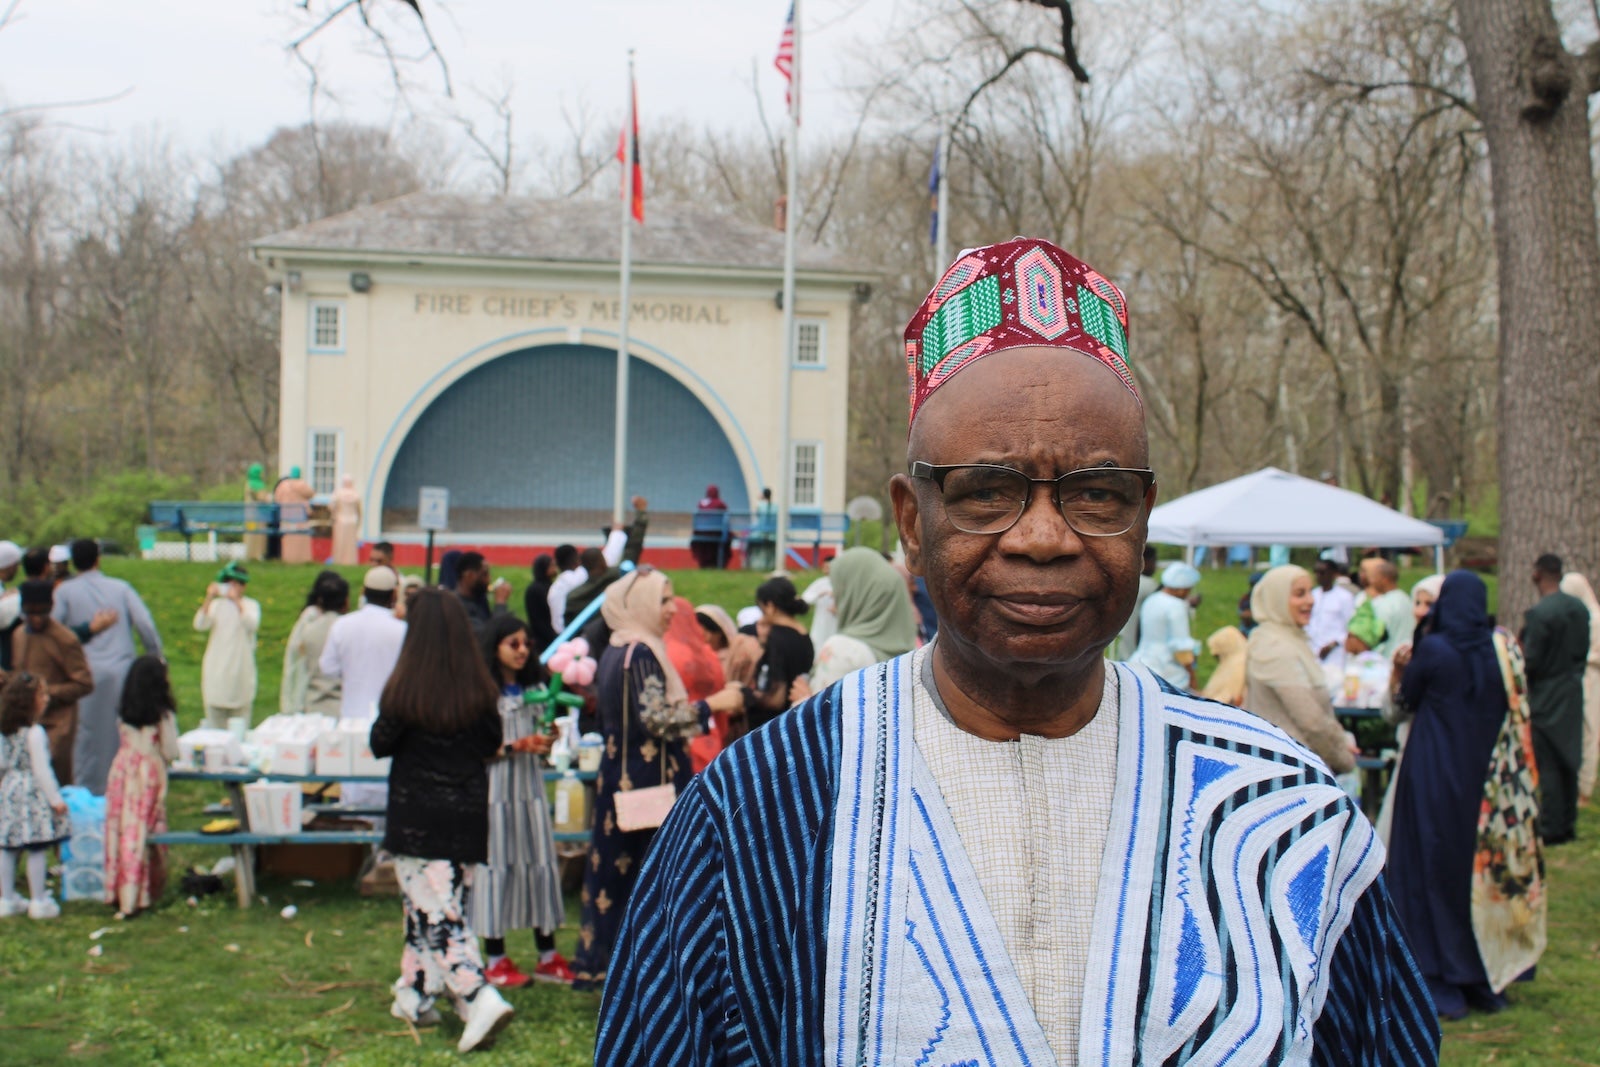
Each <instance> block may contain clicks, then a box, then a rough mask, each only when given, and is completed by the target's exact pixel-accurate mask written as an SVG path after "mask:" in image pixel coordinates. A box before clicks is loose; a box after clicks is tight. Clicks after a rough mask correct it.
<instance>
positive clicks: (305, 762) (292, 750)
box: [272, 738, 317, 775]
mask: <svg viewBox="0 0 1600 1067" xmlns="http://www.w3.org/2000/svg"><path fill="white" fill-rule="evenodd" d="M316 752H317V743H316V742H315V741H311V740H305V739H298V738H282V739H280V740H278V741H274V742H273V744H272V773H273V774H298V775H307V774H311V773H312V772H313V770H314V769H315V767H316Z"/></svg>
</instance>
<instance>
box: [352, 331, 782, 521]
mask: <svg viewBox="0 0 1600 1067" xmlns="http://www.w3.org/2000/svg"><path fill="white" fill-rule="evenodd" d="M616 382H617V354H616V351H615V350H614V349H608V348H600V347H598V346H594V345H582V344H557V345H539V346H535V347H531V348H523V349H519V350H517V351H515V352H510V353H508V354H506V355H504V356H500V357H498V358H496V359H493V360H490V361H489V362H488V363H485V364H483V365H482V366H479V367H476V368H474V369H473V370H471V371H469V372H467V373H466V374H464V375H463V376H462V377H461V378H460V379H459V380H457V381H456V382H455V383H454V384H452V385H451V386H449V387H448V388H447V389H445V391H444V392H443V393H441V394H440V395H439V396H438V397H437V398H436V399H435V400H434V401H433V402H432V403H431V404H429V405H428V407H427V409H426V410H425V411H423V413H422V414H421V415H420V416H419V417H418V419H417V421H416V423H415V424H414V425H413V426H412V427H411V430H410V432H409V433H408V434H407V435H406V438H405V440H404V442H403V443H402V444H401V445H400V448H399V450H398V452H397V453H396V455H395V460H394V463H393V465H392V466H391V467H390V469H389V476H388V480H387V482H386V483H385V486H384V492H383V528H384V529H385V530H388V531H396V532H400V531H404V530H410V529H415V528H416V520H417V490H418V489H420V488H421V487H422V486H425V485H434V486H445V487H448V488H449V490H450V525H451V529H452V530H453V531H455V530H459V531H472V532H476V533H496V534H508V535H510V534H518V533H527V534H533V533H549V532H553V531H574V532H582V533H588V532H590V531H595V530H596V529H597V528H598V527H600V526H604V525H607V524H609V523H610V521H611V479H612V467H613V462H614V456H615V426H616V417H615V415H616V410H615V405H616ZM709 484H714V485H717V486H718V487H720V488H721V490H722V495H723V498H724V499H725V500H727V502H728V507H729V508H730V509H731V510H734V511H744V510H747V509H748V508H749V506H750V501H749V494H748V491H747V489H746V485H745V475H744V471H743V469H742V467H741V466H740V463H739V457H738V455H737V454H736V453H735V451H734V449H733V446H732V445H731V444H730V443H729V441H728V437H727V435H726V434H725V433H724V432H723V429H722V426H721V425H720V424H719V423H718V422H717V419H716V417H715V416H714V415H713V414H712V413H711V411H710V410H708V409H707V408H706V406H705V404H703V403H702V402H701V401H700V399H699V398H698V397H696V396H695V395H694V393H692V392H691V391H690V390H689V388H688V387H687V386H685V385H684V384H683V383H682V382H680V381H679V380H678V379H677V378H675V377H673V376H672V375H671V374H669V373H667V372H666V371H664V370H662V369H661V368H659V367H657V366H655V365H654V364H652V363H649V362H647V361H645V360H643V359H640V358H639V357H638V356H633V357H631V358H630V360H629V369H628V472H627V492H628V495H629V496H630V497H631V496H633V495H634V494H638V495H642V496H644V497H646V498H648V499H649V501H650V508H651V512H652V526H651V532H652V534H665V535H667V536H673V535H680V534H681V535H685V536H686V535H687V532H688V528H689V522H688V519H689V515H690V514H691V513H692V512H693V511H694V507H695V503H696V502H697V501H698V500H699V499H700V497H701V496H702V495H703V494H704V491H705V488H706V486H707V485H709Z"/></svg>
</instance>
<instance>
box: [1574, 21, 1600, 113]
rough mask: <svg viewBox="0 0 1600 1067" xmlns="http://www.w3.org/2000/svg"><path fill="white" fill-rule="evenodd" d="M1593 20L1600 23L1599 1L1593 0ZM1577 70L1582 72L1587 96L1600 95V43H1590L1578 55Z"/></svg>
mask: <svg viewBox="0 0 1600 1067" xmlns="http://www.w3.org/2000/svg"><path fill="white" fill-rule="evenodd" d="M1594 4H1595V20H1596V21H1597V22H1600V0H1594ZM1578 69H1579V70H1581V71H1583V80H1584V88H1585V89H1586V90H1587V91H1588V93H1589V95H1591V96H1592V95H1594V94H1595V93H1600V41H1594V42H1591V43H1590V45H1589V47H1588V48H1585V49H1584V50H1583V51H1582V52H1580V53H1579V54H1578Z"/></svg>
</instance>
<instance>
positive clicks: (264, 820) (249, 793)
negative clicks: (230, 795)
mask: <svg viewBox="0 0 1600 1067" xmlns="http://www.w3.org/2000/svg"><path fill="white" fill-rule="evenodd" d="M300 804H301V794H300V787H299V786H298V785H296V784H294V783H293V782H252V783H251V784H249V785H247V786H245V787H244V807H245V815H246V819H247V821H248V822H249V826H250V832H251V833H257V834H297V833H299V832H300Z"/></svg>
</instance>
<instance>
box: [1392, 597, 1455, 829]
mask: <svg viewBox="0 0 1600 1067" xmlns="http://www.w3.org/2000/svg"><path fill="white" fill-rule="evenodd" d="M1443 585H1444V575H1442V574H1430V575H1428V576H1427V577H1426V578H1424V579H1422V581H1420V582H1418V583H1417V584H1416V585H1414V586H1412V587H1411V617H1412V618H1414V619H1416V621H1417V628H1416V629H1415V630H1413V631H1412V635H1413V636H1412V640H1411V641H1407V642H1406V643H1405V644H1403V645H1401V646H1400V647H1399V648H1397V649H1395V650H1394V660H1393V667H1392V669H1391V670H1390V673H1389V699H1388V701H1387V702H1385V704H1384V708H1383V717H1384V719H1385V720H1387V721H1388V722H1389V723H1390V724H1392V725H1393V726H1394V766H1392V767H1390V768H1389V786H1388V788H1387V789H1385V790H1384V791H1383V803H1382V804H1381V805H1380V806H1379V808H1378V821H1377V823H1376V828H1377V831H1378V839H1379V840H1380V841H1382V842H1383V843H1384V845H1385V847H1387V846H1388V844H1389V830H1390V827H1392V826H1393V825H1394V792H1395V788H1396V787H1397V786H1398V785H1399V784H1400V760H1401V759H1402V758H1403V757H1404V756H1405V754H1406V738H1408V737H1410V736H1411V712H1410V711H1408V710H1406V707H1405V705H1404V704H1401V703H1400V701H1399V700H1398V699H1397V698H1396V697H1395V694H1396V693H1397V692H1399V690H1400V679H1401V678H1402V677H1403V676H1404V675H1405V669H1406V664H1407V663H1409V662H1410V661H1411V649H1412V646H1413V644H1414V643H1415V642H1416V641H1420V640H1422V638H1423V635H1424V634H1425V633H1426V630H1425V623H1426V622H1427V618H1428V613H1429V612H1430V611H1432V610H1433V604H1434V601H1436V600H1438V599H1439V589H1440V587H1441V586H1443Z"/></svg>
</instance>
